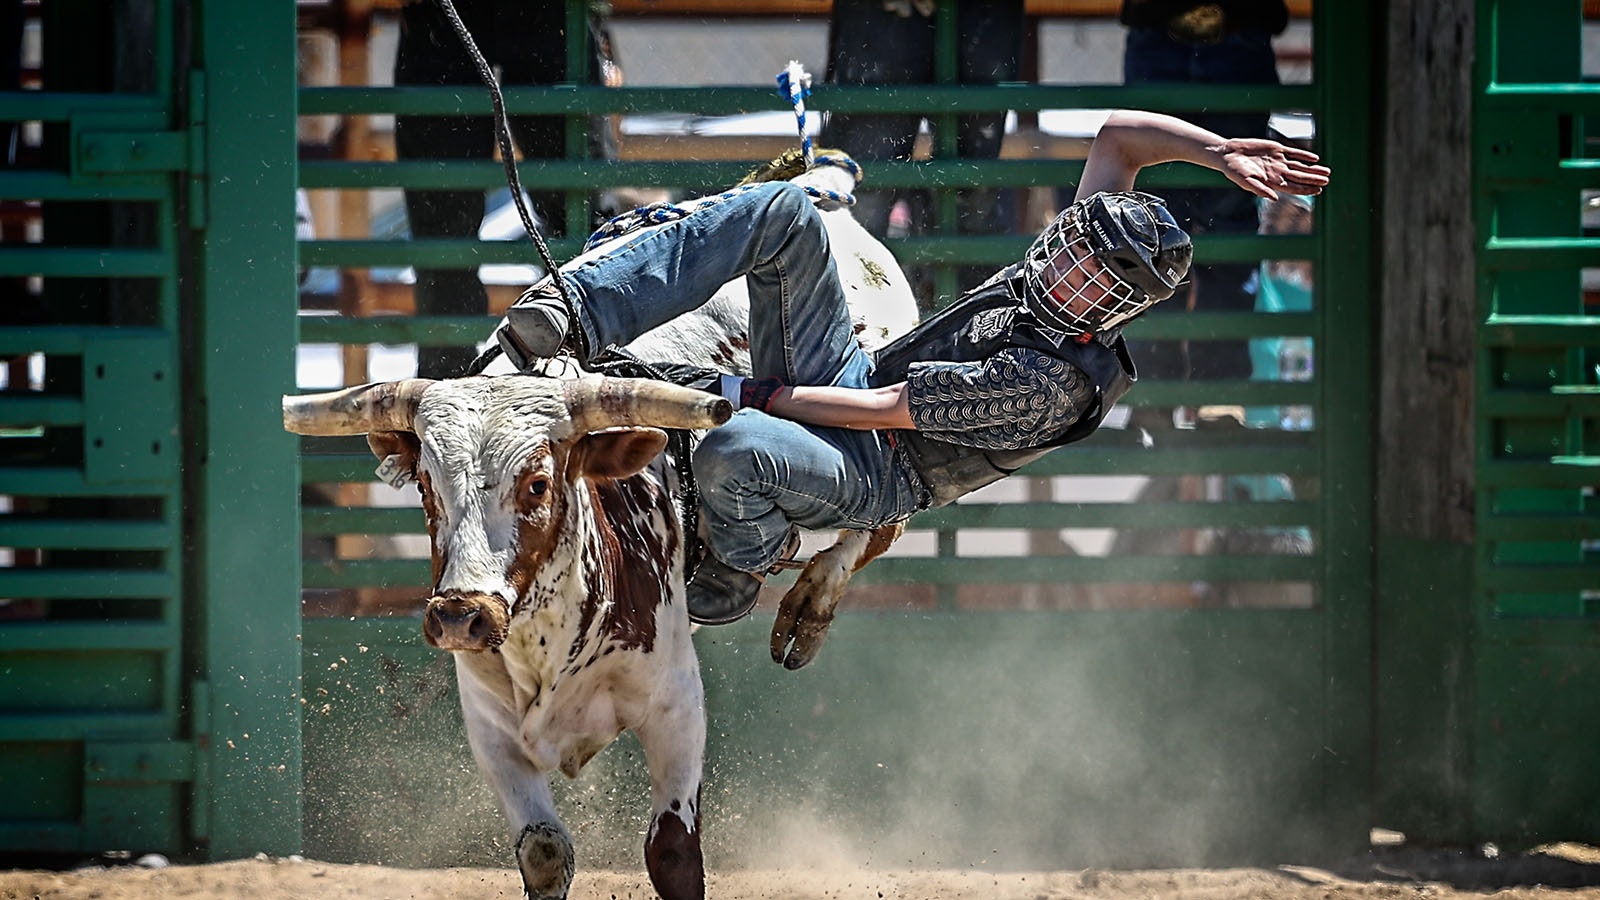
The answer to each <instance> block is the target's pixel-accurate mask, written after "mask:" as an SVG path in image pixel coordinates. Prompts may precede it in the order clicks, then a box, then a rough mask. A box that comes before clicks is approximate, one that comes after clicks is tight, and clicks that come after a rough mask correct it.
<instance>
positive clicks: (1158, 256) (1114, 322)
mask: <svg viewBox="0 0 1600 900" xmlns="http://www.w3.org/2000/svg"><path fill="white" fill-rule="evenodd" d="M1193 256H1194V245H1193V243H1192V242H1191V241H1190V240H1189V235H1188V234H1186V233H1184V230H1183V229H1182V228H1179V227H1178V222H1177V220H1176V219H1174V218H1173V217H1172V214H1171V213H1169V212H1167V207H1166V204H1165V203H1163V202H1162V200H1161V198H1159V197H1154V196H1151V195H1150V194H1143V193H1139V192H1138V191H1123V192H1118V193H1099V194H1095V195H1094V196H1092V197H1089V198H1087V199H1084V200H1079V201H1078V202H1076V203H1074V204H1072V205H1071V206H1069V207H1067V208H1066V209H1065V210H1063V211H1062V212H1061V215H1059V216H1057V217H1056V220H1055V221H1054V222H1051V223H1050V226H1049V227H1048V228H1046V229H1045V230H1044V232H1043V233H1042V234H1040V235H1039V237H1038V239H1037V240H1035V241H1034V242H1033V245H1032V246H1031V247H1029V248H1028V253H1027V255H1026V256H1024V257H1023V260H1022V265H1023V271H1024V282H1025V284H1026V286H1027V290H1026V295H1027V296H1026V297H1025V298H1024V302H1025V303H1026V304H1027V306H1028V309H1029V310H1031V311H1032V312H1033V314H1034V315H1035V316H1037V317H1038V318H1039V319H1040V320H1041V321H1042V322H1044V324H1045V325H1046V326H1048V327H1051V328H1055V329H1057V330H1059V331H1062V332H1065V333H1066V334H1071V335H1089V334H1093V333H1095V332H1097V331H1107V330H1110V329H1112V328H1116V327H1119V326H1121V325H1125V324H1127V323H1128V322H1129V321H1131V320H1133V319H1134V318H1135V317H1137V316H1139V315H1140V314H1141V313H1143V312H1144V311H1145V310H1147V309H1149V308H1150V307H1152V306H1154V305H1155V304H1156V303H1158V302H1160V301H1162V300H1165V299H1167V298H1168V297H1170V296H1172V294H1173V292H1174V291H1175V290H1177V288H1178V283H1179V282H1181V281H1182V280H1183V278H1184V276H1185V275H1187V274H1188V273H1189V261H1190V259H1192V258H1193Z"/></svg>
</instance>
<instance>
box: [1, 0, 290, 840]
mask: <svg viewBox="0 0 1600 900" xmlns="http://www.w3.org/2000/svg"><path fill="white" fill-rule="evenodd" d="M202 6H203V4H182V3H174V2H156V3H150V4H119V5H116V6H115V8H111V9H107V8H105V7H103V5H101V4H89V3H51V4H44V5H42V6H41V7H38V9H37V18H36V19H35V18H34V17H33V16H32V15H31V14H30V15H29V19H30V20H32V21H31V22H30V28H29V31H28V32H27V34H28V35H30V40H29V41H28V42H25V43H24V45H23V46H24V47H27V46H30V45H36V46H37V47H38V48H39V49H38V51H37V53H36V54H35V53H33V52H32V51H29V52H28V53H27V54H25V55H24V63H25V65H24V71H25V72H28V73H29V78H30V79H33V78H36V79H37V81H38V84H36V85H35V84H26V85H21V87H25V88H27V89H25V90H11V91H7V92H4V93H0V121H4V122H6V123H7V126H8V127H7V131H8V132H10V130H11V126H12V125H13V123H14V125H15V127H16V129H17V131H16V144H15V149H16V157H15V159H13V160H10V161H9V163H8V165H7V167H6V168H5V169H4V170H3V171H0V204H3V205H4V207H5V213H6V215H5V223H6V224H5V227H6V228H7V233H6V236H5V239H4V244H5V246H4V247H3V248H0V279H3V281H4V285H3V290H4V291H5V299H4V304H3V305H4V315H5V321H4V324H3V325H0V349H3V350H4V354H5V360H6V363H5V365H6V371H5V378H6V383H5V389H4V391H3V393H0V495H3V496H4V498H5V502H6V504H7V508H6V514H5V516H4V518H0V545H3V546H4V547H5V548H6V549H5V551H4V552H5V554H6V560H5V564H4V566H3V567H0V598H4V599H3V601H0V617H3V618H4V620H5V621H4V622H0V794H3V795H4V797H5V798H6V799H5V802H4V803H3V804H0V851H23V850H25V851H34V852H37V851H59V852H70V853H82V852H88V851H100V850H112V849H126V850H161V851H167V852H176V851H180V850H186V849H189V848H193V847H195V846H210V847H211V849H212V850H213V851H214V852H217V853H219V854H221V855H237V854H239V853H243V852H254V851H255V850H260V849H267V850H282V849H284V848H293V847H297V846H298V844H299V819H300V813H299V804H298V784H299V767H298V762H299V755H298V754H299V741H298V721H299V707H298V704H297V703H296V698H295V680H296V676H297V675H298V669H299V659H298V652H297V648H296V646H295V642H294V638H295V636H296V634H297V632H298V621H299V615H298V610H297V609H296V608H295V606H294V602H293V595H294V587H295V585H294V582H293V579H292V575H288V573H290V572H292V565H293V560H294V558H295V557H294V553H293V547H292V543H285V542H283V541H280V540H274V539H266V540H263V535H266V534H271V533H273V532H272V531H271V529H276V530H277V533H280V534H285V535H292V534H293V529H294V521H293V519H292V511H293V508H294V507H293V492H294V485H295V482H294V468H293V465H292V457H291V456H290V454H291V453H292V444H291V443H290V442H288V441H287V440H286V439H285V438H284V437H283V436H282V435H281V434H280V433H279V431H278V428H277V427H276V423H275V419H276V415H275V413H274V410H275V407H276V405H277V404H276V397H275V395H276V394H277V393H279V392H280V391H281V390H282V389H285V388H287V387H288V386H289V385H288V382H289V381H290V380H291V379H290V378H289V377H288V365H287V364H286V363H284V362H282V361H281V360H283V359H285V358H286V357H287V356H288V355H290V354H292V348H293V344H292V340H291V339H290V333H289V328H288V326H289V323H288V322H287V321H286V318H285V316H284V315H283V314H282V312H274V311H270V310H268V309H267V308H266V305H265V304H260V303H259V302H258V301H259V298H260V297H262V296H266V295H267V294H269V293H270V290H267V289H264V287H263V286H264V285H271V284H274V283H281V284H282V285H284V286H287V284H288V282H287V279H286V278H285V277H284V274H285V273H287V272H288V271H289V270H290V268H291V267H292V264H293V255H292V254H293V244H292V231H291V230H289V228H288V227H287V214H288V213H289V211H290V209H291V207H290V206H289V203H288V201H287V200H284V201H281V202H280V203H279V204H274V203H273V202H272V201H270V200H268V201H263V199H262V195H261V193H258V192H265V193H267V194H270V193H272V192H274V191H275V192H276V194H277V195H278V196H281V197H285V198H287V197H290V196H292V191H293V178H292V174H291V173H292V167H293V162H294V160H293V155H292V143H291V142H290V141H288V140H284V139H283V138H284V137H285V136H286V135H287V132H286V131H285V130H284V126H283V123H285V122H287V121H289V119H290V118H291V117H292V109H293V94H292V87H291V85H292V78H293V64H292V58H293V57H292V49H293V44H292V41H293V19H292V16H291V15H289V14H287V13H280V14H278V15H277V16H276V17H274V16H273V15H271V14H266V15H263V16H260V17H259V18H257V17H253V16H249V15H245V14H239V15H229V16H226V17H224V16H221V15H214V16H210V17H204V18H206V19H207V21H205V22H204V23H203V24H200V25H197V24H196V21H195V20H196V18H201V17H199V15H198V14H199V13H200V10H201V7H202ZM240 29H242V31H241V30H240ZM245 32H248V33H250V39H249V40H248V41H246V40H243V39H242V38H241V34H242V33H245ZM33 35H37V40H36V44H34V40H33V38H32V37H31V36H33ZM274 35H276V37H277V38H278V39H279V40H278V42H277V43H276V44H275V43H274V41H273V38H274ZM191 38H192V40H191ZM219 41H220V42H221V43H217V42H219ZM213 46H225V47H228V48H229V49H228V51H227V53H226V54H222V53H219V54H217V55H218V56H224V55H226V56H227V58H226V60H216V61H213V64H212V65H210V66H209V67H208V65H207V60H206V56H207V52H206V51H207V50H208V48H210V47H213ZM17 50H18V48H16V47H9V48H5V50H4V51H0V52H8V53H10V52H16V51H17ZM267 58H272V59H276V60H277V61H276V62H266V61H265V59H267ZM237 67H242V68H237ZM274 67H277V69H278V71H279V72H280V74H281V75H282V77H283V78H285V79H286V80H285V81H283V82H282V85H283V86H282V88H281V89H280V90H278V91H277V93H276V96H277V98H278V101H279V104H280V108H279V109H278V110H277V113H278V124H277V125H272V124H271V123H270V120H271V117H272V114H273V108H272V105H271V100H272V98H273V96H274V92H273V91H272V90H271V89H270V88H266V89H263V87H262V85H261V84H260V83H257V84H256V85H254V86H253V87H248V93H250V94H251V106H250V107H249V109H250V113H249V115H250V116H251V117H253V116H256V115H263V116H266V117H267V119H266V120H261V119H257V120H255V121H256V124H257V126H258V127H252V126H251V124H250V123H247V122H245V121H243V120H244V118H245V117H244V116H242V115H240V114H239V113H240V112H242V107H240V106H239V105H238V100H239V94H240V92H241V88H242V87H244V86H247V85H248V84H249V83H248V81H246V80H244V79H243V78H242V77H241V74H242V73H243V72H247V71H248V72H252V74H254V75H255V76H256V77H259V76H260V74H261V73H263V72H267V73H270V72H272V71H273V69H274ZM218 101H220V102H218ZM262 122H266V123H267V127H266V128H265V129H263V128H261V127H259V125H260V124H261V123H262ZM274 131H276V132H277V134H278V136H279V137H278V140H277V147H278V149H279V151H280V152H281V153H282V154H283V155H282V156H281V157H279V158H278V159H276V160H274V158H273V156H272V153H273V149H272V148H273V141H272V132H274ZM252 132H254V136H252ZM212 136H216V137H215V138H214V139H211V140H208V138H211V137H212ZM253 137H254V141H255V143H254V145H252V144H251V143H249V142H250V141H252V138H253ZM234 141H239V142H243V143H237V144H235V143H232V142H234ZM245 150H248V155H247V156H245V155H243V151H245ZM274 162H276V163H277V164H278V165H279V169H278V172H279V173H281V174H279V175H278V176H277V177H276V178H274V177H272V176H271V175H268V176H267V177H261V176H260V175H259V174H258V173H257V172H256V171H255V170H256V169H257V168H258V167H261V166H268V167H270V166H271V165H272V164H273V163H274ZM240 193H249V194H253V195H254V196H253V198H252V199H251V200H249V201H248V202H247V203H246V202H244V201H242V200H240V199H239V198H238V196H236V195H237V194H240ZM275 205H277V206H281V207H282V208H281V210H280V209H275V208H274V207H275ZM280 212H281V213H283V215H279V213H280ZM274 231H276V232H277V234H278V239H277V240H276V243H274V240H273V233H274ZM224 283H226V284H227V285H228V286H229V287H231V288H233V289H237V290H238V291H240V292H241V293H240V296H239V298H238V300H239V302H240V303H241V305H240V306H239V307H237V308H230V306H229V305H228V295H229V290H228V289H227V288H226V287H224ZM201 298H205V299H206V301H207V302H205V303H202V302H200V301H201ZM245 304H252V305H245ZM266 320H271V321H266ZM273 322H276V323H277V324H276V325H275V326H274V324H273ZM275 335H276V336H277V341H276V343H274V341H273V339H274V336H275ZM208 354H216V355H217V356H218V357H220V358H223V359H228V358H233V359H237V360H239V361H241V362H243V363H245V364H247V365H248V364H250V363H251V362H253V361H255V362H260V363H261V365H259V366H256V367H254V368H252V369H251V370H250V371H249V372H248V379H249V383H248V384H247V385H240V384H238V382H239V381H241V380H243V378H244V376H243V375H241V374H240V373H238V372H237V371H233V372H229V371H224V370H222V368H221V366H219V365H218V363H217V362H216V360H215V359H214V358H208V357H207V355H208ZM258 355H259V356H260V357H263V359H260V360H256V359H255V357H257V356H258ZM275 374H276V376H277V377H276V379H275V380H274V375H275ZM274 452H276V456H275V457H274V456H273V454H274ZM230 482H231V484H230ZM263 529H268V530H266V531H263ZM241 544H248V546H249V552H248V554H244V553H240V552H239V549H240V545H241ZM245 586H248V588H246V587H245ZM197 597H199V598H205V600H204V602H196V601H195V598H197ZM285 724H286V725H288V726H289V727H287V728H286V727H282V726H283V725H285Z"/></svg>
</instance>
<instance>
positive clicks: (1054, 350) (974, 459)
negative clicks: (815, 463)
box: [872, 273, 1138, 506]
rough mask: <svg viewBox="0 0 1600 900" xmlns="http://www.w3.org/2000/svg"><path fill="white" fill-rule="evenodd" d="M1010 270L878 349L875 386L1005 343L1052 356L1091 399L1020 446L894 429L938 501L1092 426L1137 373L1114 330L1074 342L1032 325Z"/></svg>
mask: <svg viewBox="0 0 1600 900" xmlns="http://www.w3.org/2000/svg"><path fill="white" fill-rule="evenodd" d="M1010 274H1011V273H1004V274H1003V275H1002V276H1001V277H997V278H996V279H994V280H992V281H990V282H989V283H988V284H986V285H984V286H983V287H980V288H979V289H977V290H976V291H974V292H972V293H971V294H968V295H966V296H965V297H962V298H961V299H959V300H957V301H956V302H955V303H952V304H951V305H950V306H948V307H946V308H944V309H943V310H940V311H939V312H938V313H936V314H935V315H933V316H932V317H931V318H929V319H928V320H927V321H925V322H923V323H922V324H920V325H918V326H917V327H916V328H913V329H912V330H911V331H909V332H907V333H906V334H904V335H902V336H901V337H900V338H898V339H897V340H895V341H894V342H892V343H890V344H889V345H887V346H885V347H883V348H882V349H880V350H879V351H878V353H877V357H876V362H877V368H876V370H875V371H874V372H873V376H872V383H873V385H874V386H875V387H881V386H883V385H889V384H895V383H898V382H901V381H905V380H906V374H907V372H908V371H909V370H910V368H911V364H912V363H915V362H924V361H937V362H979V361H982V360H984V359H987V358H988V357H990V356H993V355H994V354H995V353H997V352H999V351H1000V350H1003V349H1005V348H1008V347H1019V348H1023V349H1027V350H1032V351H1034V352H1036V353H1042V354H1044V355H1045V356H1050V357H1054V358H1055V359H1058V360H1060V361H1062V362H1064V363H1067V364H1068V365H1071V366H1073V367H1074V368H1076V369H1078V370H1079V371H1081V372H1083V373H1084V374H1085V375H1087V376H1088V377H1089V381H1090V382H1091V383H1092V384H1093V385H1094V399H1093V400H1092V401H1091V402H1090V403H1089V406H1088V408H1087V409H1085V410H1084V412H1083V414H1082V415H1081V416H1079V417H1078V420H1077V421H1076V422H1074V423H1072V425H1070V426H1068V428H1067V429H1066V430H1065V431H1064V432H1062V433H1060V434H1058V435H1053V436H1050V437H1048V438H1044V439H1041V440H1040V442H1039V443H1038V444H1036V445H1035V446H1032V447H1028V448H1025V449H1021V450H987V449H983V448H980V447H966V446H962V445H960V444H952V443H949V442H948V441H941V440H935V439H934V438H931V437H928V436H927V435H924V434H922V433H920V432H918V431H915V430H901V431H896V432H894V435H895V440H896V442H897V445H898V446H899V447H900V448H901V449H902V451H903V452H904V453H905V456H906V458H907V460H908V461H909V462H910V463H911V466H912V468H914V469H915V470H916V472H917V474H918V475H919V476H921V478H922V484H923V486H924V487H926V488H927V489H928V492H929V494H930V495H931V497H932V500H931V505H933V506H943V505H945V504H946V503H949V502H951V501H953V500H955V499H956V498H957V497H961V496H963V495H965V494H968V493H971V492H972V491H975V490H977V489H978V488H981V487H983V486H984V485H986V484H990V483H992V482H995V481H999V480H1000V479H1002V478H1004V477H1006V476H1007V475H1010V474H1011V473H1012V472H1015V471H1016V470H1017V469H1020V468H1022V467H1023V466H1025V465H1027V464H1028V463H1030V462H1032V461H1034V460H1035V459H1038V458H1039V457H1041V456H1043V455H1044V454H1046V453H1048V452H1050V451H1051V450H1054V449H1055V448H1057V447H1060V446H1062V445H1063V444H1070V443H1072V442H1074V441H1081V440H1083V439H1084V438H1086V437H1088V436H1089V435H1091V434H1093V433H1094V430H1095V429H1096V428H1099V427H1100V422H1101V421H1102V420H1103V419H1104V418H1105V416H1106V413H1107V412H1108V411H1110V409H1111V407H1112V405H1113V404H1115V403H1116V402H1117V400H1118V398H1120V397H1121V396H1122V395H1123V394H1125V393H1127V391H1128V388H1130V387H1132V386H1133V382H1134V381H1135V380H1137V379H1138V374H1137V372H1136V371H1135V370H1134V366H1133V360H1132V358H1131V357H1129V356H1128V347H1127V344H1125V343H1124V342H1123V340H1122V337H1121V335H1118V336H1117V338H1116V340H1115V341H1114V342H1113V344H1112V346H1110V347H1107V346H1106V345H1105V344H1102V343H1101V342H1100V341H1098V340H1094V341H1090V342H1088V343H1086V344H1079V343H1077V342H1076V341H1074V340H1072V339H1071V338H1069V337H1065V336H1063V335H1060V334H1057V333H1055V332H1052V331H1047V330H1046V329H1044V328H1042V327H1040V325H1039V323H1038V321H1037V320H1035V319H1034V317H1033V315H1032V314H1031V313H1029V312H1028V311H1027V309H1025V308H1024V307H1023V305H1022V303H1021V301H1019V300H1017V299H1016V297H1019V296H1022V285H1021V284H1020V283H1019V284H1015V285H1012V284H1009V283H1008V282H1009V281H1010V279H1009V278H1007V277H1005V276H1006V275H1010Z"/></svg>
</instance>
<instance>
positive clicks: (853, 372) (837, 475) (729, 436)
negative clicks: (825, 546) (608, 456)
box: [694, 354, 921, 572]
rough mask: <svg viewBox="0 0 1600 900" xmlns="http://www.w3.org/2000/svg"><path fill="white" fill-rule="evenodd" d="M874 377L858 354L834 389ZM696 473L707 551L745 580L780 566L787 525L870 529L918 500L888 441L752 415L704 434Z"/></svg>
mask: <svg viewBox="0 0 1600 900" xmlns="http://www.w3.org/2000/svg"><path fill="white" fill-rule="evenodd" d="M870 371H871V365H870V364H869V362H868V360H867V357H866V356H865V354H862V355H861V356H860V357H858V358H857V359H855V360H853V361H852V363H851V364H850V365H849V366H847V367H846V368H845V370H844V371H843V372H842V373H840V379H839V382H838V383H839V384H841V385H844V386H847V387H865V386H866V383H867V374H868V373H869V372H870ZM694 469H695V479H696V483H697V484H698V485H699V487H700V507H701V524H702V525H703V527H704V530H705V539H706V544H707V546H708V548H709V549H710V551H711V553H712V554H713V555H715V556H716V557H717V558H718V559H721V560H722V561H723V562H725V563H727V564H728V565H730V566H733V567H734V568H736V569H740V570H743V571H746V572H761V571H765V570H766V569H767V568H768V567H769V566H771V565H772V563H773V562H774V561H776V560H777V558H778V555H779V553H781V552H782V550H783V545H784V541H785V539H786V538H787V537H788V534H789V527H790V525H791V523H792V524H795V525H800V526H802V527H805V528H818V529H826V528H872V527H876V526H878V525H883V524H885V523H888V522H895V521H899V520H901V519H906V518H909V517H910V516H911V514H912V513H915V512H916V511H917V509H918V508H919V502H920V500H921V497H920V495H919V494H918V492H917V489H916V488H915V487H913V486H912V484H911V483H910V480H909V479H908V478H907V476H906V474H905V472H904V471H902V470H901V468H900V467H899V466H898V465H897V464H896V463H895V453H894V448H893V447H892V446H891V445H890V443H889V437H888V433H887V432H882V431H858V430H854V429H845V428H823V427H819V426H814V425H802V424H800V423H798V422H791V421H789V420H787V419H779V418H776V417H774V416H769V415H767V414H766V413H763V412H759V411H757V410H753V409H746V410H740V411H739V412H738V413H736V414H735V415H734V417H733V418H732V419H731V420H730V421H729V422H728V423H727V424H725V425H723V426H721V427H719V428H715V429H712V430H711V431H710V432H707V434H706V436H705V439H704V440H703V441H702V442H701V444H700V446H699V447H698V448H696V450H695V453H694Z"/></svg>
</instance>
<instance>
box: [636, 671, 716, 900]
mask: <svg viewBox="0 0 1600 900" xmlns="http://www.w3.org/2000/svg"><path fill="white" fill-rule="evenodd" d="M668 677H670V678H672V679H673V680H675V681H676V682H677V685H676V686H675V687H674V688H673V689H671V690H663V691H661V695H664V696H667V697H671V698H672V699H671V700H669V701H668V704H669V705H667V706H663V707H660V708H657V709H655V710H653V711H652V712H651V713H650V714H649V715H648V716H647V717H646V718H645V721H644V722H643V724H641V725H640V726H639V727H637V728H635V729H634V733H635V734H637V735H638V736H639V744H640V746H642V747H643V748H644V756H645V762H646V763H647V764H648V765H649V767H650V828H649V830H648V831H647V832H646V833H645V839H644V863H645V868H647V869H648V870H649V871H650V883H651V884H652V885H654V886H655V889H656V893H657V894H660V895H661V898H662V900H702V898H704V897H705V895H706V867H705V858H704V857H703V856H702V854H701V850H700V773H701V769H702V767H703V765H704V762H705V747H706V708H705V692H704V689H703V688H702V687H701V685H700V670H699V668H698V667H697V666H696V665H694V660H693V657H692V656H691V657H690V665H689V666H688V667H687V668H685V669H684V670H682V671H680V672H678V673H676V674H675V675H669V676H668Z"/></svg>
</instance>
